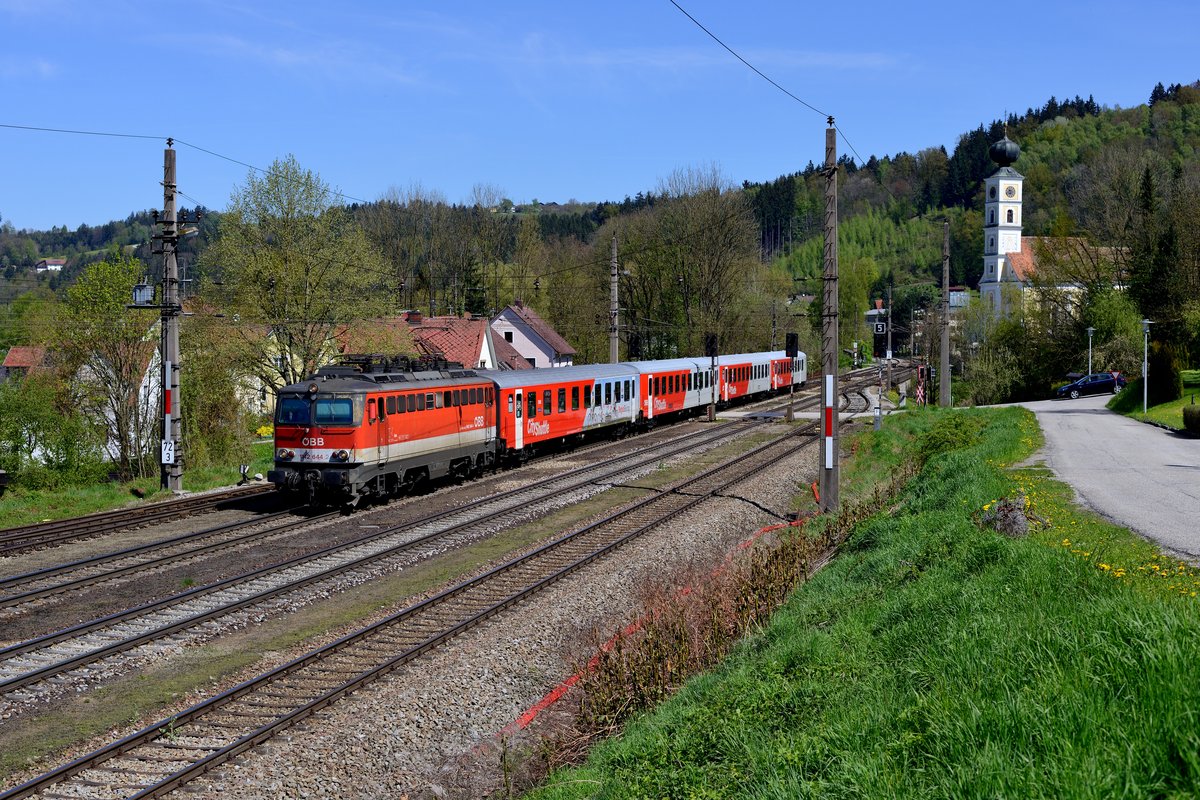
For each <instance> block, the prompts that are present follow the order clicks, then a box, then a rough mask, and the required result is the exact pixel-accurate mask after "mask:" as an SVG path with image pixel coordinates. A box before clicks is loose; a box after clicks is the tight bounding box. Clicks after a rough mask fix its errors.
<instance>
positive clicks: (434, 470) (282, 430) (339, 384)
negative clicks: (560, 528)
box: [267, 357, 496, 505]
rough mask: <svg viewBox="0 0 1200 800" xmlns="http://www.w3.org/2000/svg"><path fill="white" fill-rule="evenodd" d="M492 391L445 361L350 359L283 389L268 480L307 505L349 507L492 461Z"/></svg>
mask: <svg viewBox="0 0 1200 800" xmlns="http://www.w3.org/2000/svg"><path fill="white" fill-rule="evenodd" d="M495 438H496V412H495V387H494V385H493V383H492V381H491V380H489V379H487V378H484V377H481V376H480V375H478V374H477V373H476V372H475V371H473V370H464V369H461V368H454V367H453V366H452V365H447V364H444V363H440V364H439V363H430V362H427V361H416V362H414V361H409V360H407V359H383V358H381V357H349V358H347V359H344V360H343V363H341V364H339V365H337V366H332V367H323V368H321V369H320V370H318V371H317V374H316V375H314V376H313V377H312V379H311V380H308V381H306V382H304V383H298V384H293V385H291V386H285V387H284V388H283V389H281V390H280V392H279V398H278V402H277V405H276V414H275V447H276V450H275V466H276V468H275V469H273V470H271V471H270V472H268V474H267V479H268V480H269V481H270V482H271V483H274V484H276V485H277V486H278V487H279V488H281V489H284V490H287V491H291V492H296V493H301V494H306V495H307V496H308V499H309V502H310V503H317V502H328V503H331V504H349V505H353V504H354V503H356V502H357V501H358V500H359V499H360V498H361V497H363V496H365V495H374V496H376V497H385V496H387V495H389V494H399V493H401V492H403V491H406V490H408V489H411V488H412V487H413V486H415V485H417V484H419V483H421V482H423V481H427V480H430V479H433V478H441V477H445V476H447V475H458V476H463V477H465V476H467V475H470V474H473V473H478V472H482V471H483V470H485V469H487V468H488V467H490V466H491V465H492V463H493V461H494V460H495Z"/></svg>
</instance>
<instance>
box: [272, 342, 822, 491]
mask: <svg viewBox="0 0 1200 800" xmlns="http://www.w3.org/2000/svg"><path fill="white" fill-rule="evenodd" d="M807 375H808V373H807V357H806V356H805V354H804V353H797V354H796V356H794V357H791V358H789V357H788V356H787V354H786V352H785V351H782V350H779V351H769V352H760V353H741V354H734V355H726V356H720V357H719V358H717V359H716V364H715V367H714V364H713V361H712V359H710V358H709V357H707V356H697V357H694V358H675V359H664V360H659V361H632V362H622V363H617V364H590V365H583V366H571V367H554V368H549V369H526V370H485V369H464V368H463V367H462V366H460V365H457V364H449V363H446V362H443V361H436V360H432V359H408V358H404V357H400V358H385V357H381V356H377V355H372V356H344V357H343V359H342V361H341V362H340V363H338V364H335V365H333V366H328V367H322V368H321V369H319V370H318V371H317V373H316V374H315V375H313V376H312V377H311V378H310V379H309V380H307V381H304V382H303V383H298V384H293V385H291V386H285V387H284V388H283V389H281V390H280V391H279V395H278V400H277V404H276V411H275V469H273V470H270V471H269V472H268V476H267V477H268V480H269V481H270V482H271V483H274V484H275V485H276V487H278V488H279V489H280V490H282V491H285V492H291V493H294V494H298V495H302V496H304V495H306V496H307V499H308V501H309V502H310V503H313V504H333V505H353V504H355V503H357V502H358V501H359V500H360V499H362V498H365V497H375V498H384V497H387V496H389V495H398V494H401V493H404V492H407V491H411V490H412V489H413V488H415V487H417V486H419V485H420V484H422V483H424V482H427V481H430V480H435V479H439V478H444V477H447V476H456V477H468V476H471V475H477V474H480V473H482V472H484V471H486V470H488V469H491V468H493V467H495V466H496V465H498V464H501V463H510V464H511V463H519V462H520V461H523V460H524V459H525V458H527V457H528V456H529V455H531V454H533V453H535V452H537V451H538V450H539V449H542V448H546V447H548V446H552V445H557V444H560V443H562V442H566V441H575V440H577V439H578V437H579V436H580V435H585V434H592V433H596V434H601V433H607V432H623V431H626V430H638V429H645V428H648V427H649V426H650V425H652V424H654V423H655V422H656V421H657V420H660V419H670V418H678V417H681V416H685V415H690V414H697V413H700V412H701V411H703V410H704V409H706V408H707V406H708V404H709V403H710V402H711V401H712V400H713V399H714V398H715V400H716V402H717V403H718V405H719V406H724V405H726V404H727V403H728V402H729V401H730V400H732V399H734V398H737V399H738V400H742V399H751V398H754V397H756V396H763V395H767V394H769V393H771V392H774V391H781V390H782V391H786V390H787V388H788V387H789V386H791V385H796V386H799V385H803V384H804V383H805V381H806V380H807ZM551 417H553V418H554V421H553V424H551V421H550V418H551Z"/></svg>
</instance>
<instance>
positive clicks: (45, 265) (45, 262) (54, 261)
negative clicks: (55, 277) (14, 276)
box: [34, 258, 67, 272]
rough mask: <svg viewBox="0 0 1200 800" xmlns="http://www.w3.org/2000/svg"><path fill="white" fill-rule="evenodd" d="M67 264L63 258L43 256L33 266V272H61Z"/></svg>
mask: <svg viewBox="0 0 1200 800" xmlns="http://www.w3.org/2000/svg"><path fill="white" fill-rule="evenodd" d="M66 265H67V260H66V259H65V258H43V259H42V260H41V261H39V262H37V264H36V265H35V266H34V271H35V272H61V271H62V268H63V267H65V266H66Z"/></svg>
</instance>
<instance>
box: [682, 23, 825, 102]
mask: <svg viewBox="0 0 1200 800" xmlns="http://www.w3.org/2000/svg"><path fill="white" fill-rule="evenodd" d="M670 3H671V5H673V6H675V7H676V8H677V9H679V11H680V13H681V14H683V15H684V16H685V17H687V18H688V19H690V20H691V21H692V22H693V23H695V25H696V27H697V28H699V29H700V30H702V31H704V32H705V33H707V34H708V35H709V36H710V37H712V40H713V41H714V42H716V43H717V44H719V45H721V47H724V48H725V49H726V50H728V51H729V52H730V54H731V55H732V56H733V57H734V58H736V59H737V60H738V61H740V62H742V63H743V64H745V65H746V66H747V67H749V68H750V69H752V70H754V72H755V74H757V75H758V76H759V77H760V78H762V79H763V80H764V81H766V82H767V83H769V84H771V85H772V86H774V87H775V88H776V89H778V90H779V91H781V92H783V93H784V94H786V95H787V96H788V97H790V98H792V99H793V100H795V101H796V102H797V103H799V104H800V105H802V106H804V107H805V108H809V109H812V110H813V111H815V112H817V113H818V114H820V115H821V116H822V117H828V116H829V115H828V114H826V113H825V112H824V111H822V110H821V109H819V108H817V107H816V106H814V105H812V104H811V103H807V102H805V101H804V100H801V99H800V98H799V97H797V96H796V95H794V94H792V93H791V92H789V91H788V90H787V89H785V88H783V87H782V86H780V85H779V84H778V83H776V82H775V81H774V80H772V79H771V78H769V77H767V75H766V74H765V73H763V71H762V70H760V69H759V68H758V67H756V66H754V65H753V64H751V63H750V62H749V61H747V60H746V59H744V58H742V56H741V55H740V54H739V53H738V52H737V51H736V50H734V49H733V48H732V47H730V46H729V45H727V44H725V43H724V42H723V41H721V39H720V37H718V36H717V35H716V34H715V33H713V32H712V31H710V30H709V29H708V28H706V27H704V26H703V25H701V24H700V21H699V20H698V19H696V18H695V17H693V16H692V15H691V14H689V13H688V12H687V11H686V10H685V9H684V7H683V6H681V5H679V3H677V2H675V0H670Z"/></svg>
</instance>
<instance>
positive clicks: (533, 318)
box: [509, 300, 575, 356]
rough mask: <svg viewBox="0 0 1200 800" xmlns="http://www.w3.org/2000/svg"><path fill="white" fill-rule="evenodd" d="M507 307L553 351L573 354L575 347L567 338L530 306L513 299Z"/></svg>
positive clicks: (564, 354)
mask: <svg viewBox="0 0 1200 800" xmlns="http://www.w3.org/2000/svg"><path fill="white" fill-rule="evenodd" d="M509 308H511V309H512V310H513V313H515V314H516V315H517V316H518V317H520V318H521V320H522V321H523V322H524V323H525V324H526V325H528V326H529V327H530V328H532V329H533V332H534V333H536V334H537V335H538V336H540V337H542V341H544V342H545V343H546V344H547V345H549V346H550V348H551V349H553V350H554V352H555V353H557V354H558V355H560V356H573V355H575V348H574V347H571V345H569V344H567V340H566V339H564V338H563V337H562V336H559V334H558V331H556V330H554V328H552V327H550V324H549V323H548V322H546V320H544V319H542V318H541V317H540V316H538V313H537V312H536V311H534V310H533V309H532V308H530V307H529V306H527V305H525V304H524V303H523V302H521V301H520V300H516V301H514V302H513V304H512V305H511V306H509Z"/></svg>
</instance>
